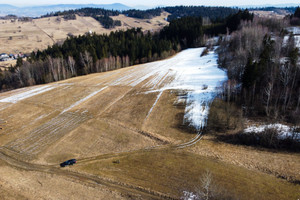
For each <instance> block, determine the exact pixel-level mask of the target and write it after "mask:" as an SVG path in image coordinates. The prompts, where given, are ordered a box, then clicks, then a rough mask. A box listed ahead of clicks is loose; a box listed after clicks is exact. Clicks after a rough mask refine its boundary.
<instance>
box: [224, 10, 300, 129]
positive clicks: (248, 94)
mask: <svg viewBox="0 0 300 200" xmlns="http://www.w3.org/2000/svg"><path fill="white" fill-rule="evenodd" d="M299 11H300V10H299V8H298V9H297V10H296V11H295V14H294V15H292V17H291V18H290V19H289V18H285V19H284V20H282V19H263V18H253V19H251V20H244V21H243V22H242V23H241V25H240V27H239V28H238V30H237V31H235V32H233V33H232V34H231V35H230V36H225V38H224V39H223V40H222V43H221V44H220V47H219V49H218V54H219V60H218V62H219V65H220V66H221V67H223V68H225V69H226V70H227V73H228V78H229V80H228V81H227V82H226V84H225V85H224V93H225V97H226V99H227V101H228V102H232V103H234V104H235V105H237V106H239V107H241V108H243V114H244V115H245V116H248V117H251V116H255V117H257V116H262V117H264V118H265V119H269V120H283V121H286V122H289V123H293V124H299V120H300V119H299V116H300V108H299V106H300V95H299V94H300V67H299V66H300V63H299V49H298V47H297V46H296V42H295V40H296V38H295V36H294V35H293V34H290V33H288V32H287V30H286V28H287V26H288V25H289V24H290V22H291V21H292V20H294V19H295V18H297V17H298V13H299ZM289 20H291V21H289Z"/></svg>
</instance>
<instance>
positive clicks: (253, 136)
mask: <svg viewBox="0 0 300 200" xmlns="http://www.w3.org/2000/svg"><path fill="white" fill-rule="evenodd" d="M294 131H297V130H294ZM218 139H219V140H222V141H225V142H228V143H231V144H239V145H247V146H258V147H264V148H268V149H278V150H280V149H281V150H289V151H294V152H299V151H300V142H299V141H297V140H296V139H295V138H294V137H287V138H280V137H279V133H278V131H277V130H276V129H275V128H265V130H264V131H263V132H260V133H255V132H251V133H244V132H240V133H238V134H235V135H222V136H218Z"/></svg>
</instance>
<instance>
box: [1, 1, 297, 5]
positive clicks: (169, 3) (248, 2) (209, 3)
mask: <svg viewBox="0 0 300 200" xmlns="http://www.w3.org/2000/svg"><path fill="white" fill-rule="evenodd" d="M88 3H92V4H111V3H122V4H125V5H129V6H134V5H146V6H157V5H166V6H167V5H171V6H173V5H208V6H239V5H265V4H287V3H296V4H298V5H300V2H299V0H151V1H141V0H115V1H111V0H63V1H62V0H30V1H25V0H14V1H7V0H0V4H11V5H18V6H21V5H22V6H25V5H41V4H42V5H49V4H88Z"/></svg>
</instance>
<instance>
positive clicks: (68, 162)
mask: <svg viewBox="0 0 300 200" xmlns="http://www.w3.org/2000/svg"><path fill="white" fill-rule="evenodd" d="M76 162H77V161H76V159H71V160H67V161H65V162H63V163H60V166H61V167H65V166H67V165H74V164H75V163H76Z"/></svg>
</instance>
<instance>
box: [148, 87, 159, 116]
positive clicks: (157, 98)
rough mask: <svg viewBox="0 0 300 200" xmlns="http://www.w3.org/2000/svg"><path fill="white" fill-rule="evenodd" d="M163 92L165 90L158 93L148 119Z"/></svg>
mask: <svg viewBox="0 0 300 200" xmlns="http://www.w3.org/2000/svg"><path fill="white" fill-rule="evenodd" d="M162 93H163V91H161V92H160V93H159V94H158V95H157V97H156V100H155V102H154V104H153V105H152V107H151V109H150V110H149V112H148V114H147V117H146V119H148V117H149V116H150V114H151V112H152V110H153V108H154V107H155V105H156V104H157V102H158V100H159V98H160V97H161V95H162Z"/></svg>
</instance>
